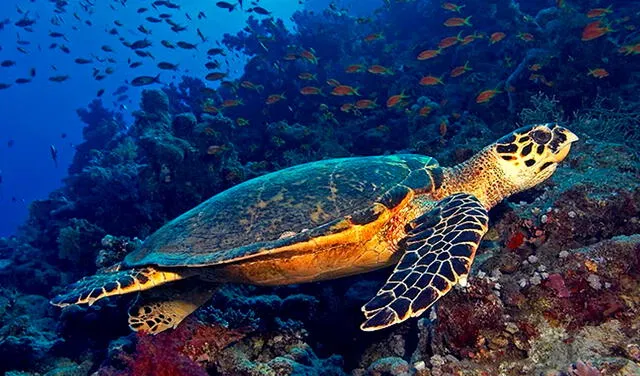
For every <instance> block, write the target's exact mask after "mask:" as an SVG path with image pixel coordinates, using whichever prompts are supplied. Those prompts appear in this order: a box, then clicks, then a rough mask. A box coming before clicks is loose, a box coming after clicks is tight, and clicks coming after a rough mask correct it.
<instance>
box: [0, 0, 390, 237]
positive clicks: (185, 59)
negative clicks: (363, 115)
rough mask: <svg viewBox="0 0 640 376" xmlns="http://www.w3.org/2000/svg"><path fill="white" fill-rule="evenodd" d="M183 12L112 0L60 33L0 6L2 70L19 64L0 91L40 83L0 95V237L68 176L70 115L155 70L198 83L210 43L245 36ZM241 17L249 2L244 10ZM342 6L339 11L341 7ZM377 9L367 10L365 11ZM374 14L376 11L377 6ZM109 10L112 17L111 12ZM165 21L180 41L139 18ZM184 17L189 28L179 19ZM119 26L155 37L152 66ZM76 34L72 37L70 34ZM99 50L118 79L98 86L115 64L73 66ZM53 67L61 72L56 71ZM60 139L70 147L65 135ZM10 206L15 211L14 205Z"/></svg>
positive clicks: (73, 130)
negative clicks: (165, 64) (162, 65)
mask: <svg viewBox="0 0 640 376" xmlns="http://www.w3.org/2000/svg"><path fill="white" fill-rule="evenodd" d="M175 2H176V3H179V4H180V5H181V9H180V10H179V11H170V10H168V9H166V8H163V9H161V10H160V11H155V10H154V9H151V7H150V4H151V3H152V1H151V0H149V1H128V3H127V6H126V7H122V6H121V5H119V4H118V3H116V2H114V1H112V0H100V1H97V2H96V6H95V8H94V10H95V11H94V12H93V14H88V13H86V12H85V11H83V10H82V8H80V7H79V6H77V5H74V4H75V3H77V2H75V1H74V2H70V3H72V4H71V5H69V6H68V7H67V11H68V12H67V13H66V14H62V15H60V17H61V19H62V20H63V22H64V24H62V25H61V26H54V25H52V24H51V23H50V19H51V18H52V17H53V16H54V12H53V10H54V5H53V3H51V2H49V1H45V0H35V1H34V2H29V1H25V0H22V1H12V0H3V1H1V2H0V20H4V19H7V18H8V19H10V21H11V23H10V24H9V25H6V26H5V27H4V28H3V29H2V30H0V47H1V48H2V50H0V61H2V60H7V59H9V60H15V61H16V63H17V64H16V66H14V67H10V68H1V69H0V82H3V83H12V82H13V81H15V79H16V78H18V77H28V76H29V69H31V68H36V71H37V76H36V77H35V79H34V81H33V82H31V83H30V84H25V85H17V84H13V86H12V87H11V88H9V89H7V90H0V171H1V173H0V174H1V175H2V178H3V181H2V183H0V236H8V235H11V234H13V233H14V232H15V230H16V228H17V226H19V225H20V224H22V223H23V222H24V220H25V218H26V215H27V210H28V205H29V203H30V202H31V201H33V200H35V199H41V198H45V197H47V195H48V193H49V192H51V191H52V190H53V189H55V188H57V187H59V186H60V185H61V184H62V179H63V178H64V177H65V176H66V171H67V167H68V165H69V163H70V161H71V159H72V157H73V153H74V147H73V145H75V144H77V143H79V142H81V141H82V127H83V124H82V123H81V122H80V120H79V119H78V116H77V115H76V109H78V108H81V107H86V105H87V104H88V103H89V102H90V101H91V100H92V98H94V97H95V95H96V92H97V91H98V90H99V89H101V88H104V89H106V92H105V94H104V96H103V99H104V101H105V105H106V106H107V107H110V106H113V104H112V100H113V97H112V96H111V92H113V91H114V90H115V88H117V87H118V86H120V85H122V84H123V83H124V81H125V80H127V79H129V80H131V79H132V78H134V77H136V76H139V75H155V74H157V72H159V69H158V68H156V63H157V62H159V61H169V62H173V63H178V64H180V71H179V72H177V73H175V77H176V78H177V77H179V76H181V75H182V74H187V75H193V76H198V77H203V76H204V72H205V68H204V63H205V62H206V61H207V57H206V50H207V49H208V48H211V47H215V44H214V43H215V41H216V40H217V39H220V38H221V36H222V34H224V33H235V32H237V31H239V30H240V29H241V28H242V27H244V26H245V19H246V17H247V14H246V13H241V12H238V11H234V12H231V13H229V12H227V11H225V10H223V9H219V8H217V7H216V6H215V1H202V0H180V1H175ZM244 2H245V8H246V7H247V6H248V5H246V3H249V1H248V0H245V1H244ZM328 3H329V1H328V0H309V1H307V2H306V4H305V5H306V6H307V7H312V8H314V9H317V10H321V9H324V8H325V7H326V6H327V4H328ZM337 3H338V4H340V2H337ZM344 3H345V4H349V3H356V4H358V7H360V8H361V7H362V2H357V1H355V0H350V1H345V2H344ZM373 3H374V2H367V4H366V5H367V7H369V8H370V7H371V6H372V5H374V4H373ZM375 3H376V4H375V5H378V4H380V3H379V2H377V1H376V2H375ZM110 4H114V6H115V7H116V9H117V11H113V10H112V9H110V8H109V5H110ZM260 5H261V6H263V7H265V8H267V9H269V10H270V11H272V12H273V14H274V16H276V17H279V18H282V19H283V20H285V22H287V24H288V25H290V24H291V22H290V21H289V18H290V16H291V14H292V13H293V12H294V11H295V10H296V9H299V8H300V7H301V6H302V5H300V4H299V3H298V0H262V1H260ZM17 7H20V9H22V10H23V11H25V12H26V11H28V12H29V13H28V14H29V17H30V18H34V17H35V18H38V21H37V23H36V24H35V25H33V29H34V32H33V33H29V32H26V31H24V30H23V29H22V28H19V27H17V26H15V25H14V23H15V22H16V21H17V20H19V19H20V18H21V17H22V15H20V14H19V13H18V12H17ZM139 7H148V8H150V10H149V11H147V12H146V13H143V14H142V15H139V14H137V13H136V10H137V9H138V8H139ZM201 10H202V11H204V12H205V13H206V15H207V19H205V20H198V19H197V17H196V15H197V14H198V12H199V11H201ZM74 12H76V13H77V14H78V15H79V16H80V18H81V19H82V21H85V20H87V19H88V20H91V22H92V23H93V26H87V25H85V24H84V23H83V22H80V21H77V20H76V19H75V18H74V17H73V13H74ZM161 12H167V13H174V14H175V16H174V17H173V20H174V21H177V22H179V23H181V24H184V25H188V27H189V29H188V31H186V32H182V33H180V34H178V35H176V34H175V33H173V32H172V31H170V30H169V27H168V25H166V24H164V23H161V24H151V23H149V22H147V21H144V20H143V17H146V16H150V15H157V14H159V13H161ZM185 12H188V13H189V14H190V15H191V16H192V18H193V20H194V21H193V22H189V21H188V20H187V19H186V17H185V15H184V14H185ZM116 19H117V20H119V21H121V22H122V23H124V24H125V27H123V28H120V29H119V30H120V31H121V35H122V36H124V37H125V38H126V39H127V40H129V41H135V40H138V39H143V38H144V35H143V34H142V33H140V32H139V31H137V30H136V28H137V27H138V25H141V24H144V26H145V27H147V28H149V29H151V30H152V31H153V34H152V35H151V36H150V37H149V38H150V39H151V40H152V41H153V42H154V45H153V46H152V47H151V48H150V49H149V50H150V51H152V53H153V54H154V55H155V57H156V60H155V61H151V60H148V59H140V58H137V57H135V55H133V51H132V50H130V49H129V48H127V47H125V46H123V45H122V44H121V43H120V42H119V41H118V37H117V36H112V35H109V34H108V33H107V32H106V30H108V29H111V28H112V27H114V24H113V21H114V20H116ZM74 25H75V26H77V28H78V30H72V26H74ZM196 28H200V29H201V30H202V31H203V33H204V34H205V35H206V36H207V37H208V38H209V41H208V42H207V43H204V44H203V45H202V47H201V48H199V49H198V51H184V50H179V49H176V50H168V49H166V48H164V47H162V46H161V45H160V43H159V42H160V40H162V39H167V40H170V41H173V42H176V41H178V40H185V41H188V42H192V43H199V44H200V39H199V38H198V36H197V34H196ZM50 31H59V32H62V33H65V34H66V35H67V37H68V39H69V41H68V42H65V41H62V40H56V42H58V43H64V44H66V45H67V46H69V48H70V49H71V53H70V54H68V55H67V54H65V53H63V52H62V51H60V50H58V49H54V50H50V49H49V45H50V44H51V43H52V42H53V41H54V40H52V38H51V37H49V36H48V33H49V32H50ZM18 35H19V37H20V39H23V40H28V41H30V42H31V44H30V45H28V46H24V47H25V48H26V49H27V50H28V51H29V54H27V55H25V54H22V53H20V52H18V51H17V50H16V47H17V44H16V39H17V37H18ZM102 45H109V46H111V47H112V48H113V49H114V50H115V56H116V58H117V59H118V64H115V65H113V66H114V67H115V68H116V71H115V73H114V74H113V75H111V76H109V77H108V78H107V79H105V80H103V81H95V80H94V79H93V78H92V76H91V74H92V69H93V67H94V66H97V67H100V68H102V69H104V68H105V67H106V66H108V65H112V64H87V65H77V64H75V63H74V62H73V60H74V59H75V58H78V57H86V58H89V57H91V54H92V53H93V54H95V55H97V56H101V57H104V56H106V55H107V54H105V53H104V52H102V51H101V50H100V47H101V46H102ZM128 57H132V58H134V57H135V60H144V62H145V64H144V65H143V66H142V67H139V68H137V69H135V70H132V69H130V68H129V67H128V66H127V58H128ZM242 61H243V60H242V59H239V58H235V57H233V56H232V55H230V56H229V62H230V64H231V66H232V72H231V73H232V75H239V74H240V73H241V71H242V66H243V63H242ZM52 65H55V66H56V67H57V71H53V69H52V67H51V66H52ZM62 74H68V75H70V76H71V79H69V80H68V81H66V82H64V83H61V84H60V83H53V82H50V81H49V80H48V78H49V77H50V76H53V75H62ZM172 79H173V78H172V72H167V71H163V72H162V75H161V80H162V81H163V82H165V83H166V82H170V81H171V80H172ZM139 92H140V89H136V88H130V90H129V92H128V93H129V97H130V98H131V100H132V102H131V103H126V105H127V107H128V111H131V110H133V109H135V108H136V107H137V101H138V98H139ZM62 133H66V134H67V135H68V136H67V138H66V139H62V138H61V134H62ZM10 139H12V140H14V141H15V145H14V146H13V147H12V148H8V146H7V141H8V140H10ZM50 145H55V147H56V148H57V149H58V152H59V156H58V158H59V161H58V167H57V168H56V167H55V166H54V163H53V161H52V160H51V156H50V151H49V147H50ZM12 197H15V198H16V201H15V202H13V201H12Z"/></svg>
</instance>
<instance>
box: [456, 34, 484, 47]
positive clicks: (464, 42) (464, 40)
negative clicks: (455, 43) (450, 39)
mask: <svg viewBox="0 0 640 376" xmlns="http://www.w3.org/2000/svg"><path fill="white" fill-rule="evenodd" d="M480 38H482V37H481V36H480V35H479V34H478V33H473V34H469V35H467V36H466V37H464V38H462V40H461V41H460V45H461V46H466V45H467V44H469V43H471V42H473V41H474V40H476V39H480Z"/></svg>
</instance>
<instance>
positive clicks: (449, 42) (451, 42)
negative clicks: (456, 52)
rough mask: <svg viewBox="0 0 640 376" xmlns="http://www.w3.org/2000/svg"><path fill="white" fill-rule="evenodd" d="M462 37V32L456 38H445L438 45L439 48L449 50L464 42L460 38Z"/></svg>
mask: <svg viewBox="0 0 640 376" xmlns="http://www.w3.org/2000/svg"><path fill="white" fill-rule="evenodd" d="M460 35H462V31H461V32H459V33H458V35H456V36H454V37H446V38H443V39H442V40H441V41H440V42H439V43H438V48H441V49H442V48H449V47H451V46H455V45H456V44H458V42H460V41H462V38H460Z"/></svg>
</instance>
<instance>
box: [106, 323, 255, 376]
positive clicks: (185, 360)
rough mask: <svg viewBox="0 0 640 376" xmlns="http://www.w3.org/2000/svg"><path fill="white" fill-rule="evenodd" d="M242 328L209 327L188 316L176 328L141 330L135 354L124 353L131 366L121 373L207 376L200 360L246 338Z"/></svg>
mask: <svg viewBox="0 0 640 376" xmlns="http://www.w3.org/2000/svg"><path fill="white" fill-rule="evenodd" d="M244 335H245V334H244V332H243V331H242V330H232V329H226V328H223V327H220V326H209V325H205V324H202V323H200V322H198V321H196V320H193V319H187V320H186V321H185V322H183V323H182V324H181V325H180V326H178V328H177V329H175V330H168V331H166V332H163V333H160V334H158V335H156V336H152V335H147V334H141V333H138V343H137V345H136V351H135V353H134V354H133V355H123V356H122V358H123V360H124V363H125V364H127V366H128V367H129V369H128V370H127V371H125V372H123V373H120V374H119V376H125V375H126V376H207V372H206V371H205V369H204V368H203V367H202V366H201V365H200V364H199V363H198V362H208V361H211V360H213V359H214V358H215V355H217V354H218V352H219V351H221V350H222V349H224V348H225V347H227V346H228V345H230V344H231V343H233V342H235V341H237V340H239V339H241V338H242V337H244Z"/></svg>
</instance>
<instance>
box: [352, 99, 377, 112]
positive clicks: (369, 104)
mask: <svg viewBox="0 0 640 376" xmlns="http://www.w3.org/2000/svg"><path fill="white" fill-rule="evenodd" d="M376 106H377V105H376V101H375V100H373V101H372V100H371V99H360V100H359V101H357V102H356V108H357V109H360V110H364V109H367V108H374V107H376Z"/></svg>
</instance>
